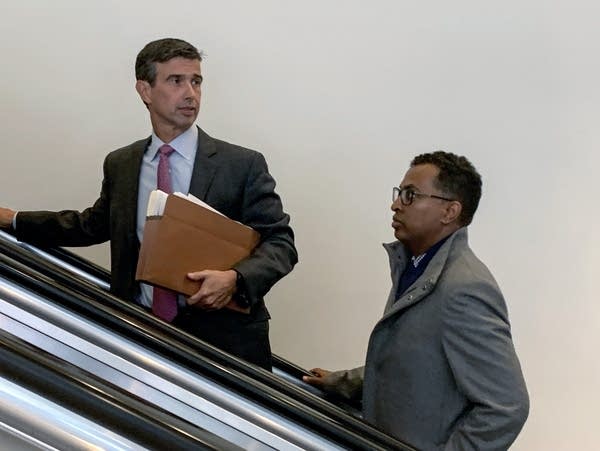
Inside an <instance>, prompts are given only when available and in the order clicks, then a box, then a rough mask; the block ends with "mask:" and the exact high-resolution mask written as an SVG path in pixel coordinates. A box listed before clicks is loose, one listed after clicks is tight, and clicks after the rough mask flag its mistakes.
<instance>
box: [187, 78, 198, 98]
mask: <svg viewBox="0 0 600 451" xmlns="http://www.w3.org/2000/svg"><path fill="white" fill-rule="evenodd" d="M185 86H186V89H185V96H186V97H187V98H190V97H199V96H200V89H199V88H197V85H195V84H194V83H193V82H191V81H190V82H187V83H186V85H185Z"/></svg>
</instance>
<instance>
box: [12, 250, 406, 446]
mask: <svg viewBox="0 0 600 451" xmlns="http://www.w3.org/2000/svg"><path fill="white" fill-rule="evenodd" d="M0 252H1V253H3V254H5V255H8V254H10V256H11V258H8V257H5V256H2V255H0V275H3V276H4V277H8V278H10V279H12V280H14V281H17V283H19V284H20V285H22V286H26V287H27V288H29V289H32V290H35V291H37V292H40V293H41V294H42V296H44V297H47V298H50V299H52V300H53V301H54V302H57V303H58V304H60V305H62V306H64V307H66V308H69V309H72V310H74V311H76V312H77V313H79V314H80V315H83V316H85V317H86V318H88V319H90V320H91V321H94V322H96V323H98V324H102V325H103V326H104V327H106V328H108V329H110V330H112V331H114V332H116V333H119V334H121V335H123V336H126V337H128V338H130V339H132V340H133V341H135V342H137V343H140V344H142V345H144V346H146V347H148V348H150V349H152V350H153V351H154V352H157V353H159V354H161V355H163V356H164V357H165V358H167V359H169V360H172V361H174V362H176V363H178V364H180V365H182V366H185V367H187V368H189V369H191V370H192V371H195V372H198V373H201V374H205V375H209V376H208V377H210V378H211V379H212V380H215V381H217V382H218V383H220V384H222V385H225V386H227V387H228V388H229V389H230V390H232V391H235V392H238V393H240V394H242V395H244V396H248V397H250V398H251V399H253V400H255V401H258V402H259V403H260V404H262V405H265V406H267V407H268V408H270V409H273V410H275V411H277V412H279V413H280V414H283V415H284V416H286V417H288V418H291V419H293V420H294V421H296V422H298V423H299V424H301V425H303V426H304V427H307V428H308V429H311V430H314V431H317V432H318V433H320V434H321V435H323V436H324V437H329V438H331V439H333V440H334V441H336V442H337V443H340V444H342V445H345V446H349V447H350V448H353V449H411V448H409V447H408V446H406V445H404V444H402V443H401V442H399V441H397V440H395V439H393V438H392V437H389V436H387V435H386V434H383V433H381V432H380V431H378V430H376V429H374V428H372V427H371V426H369V425H367V424H366V423H364V422H362V421H360V420H357V419H356V418H354V417H352V416H350V415H348V414H346V413H345V412H343V411H342V410H341V409H339V408H337V407H335V406H333V405H331V404H330V403H327V402H325V401H323V400H321V399H319V398H318V397H315V396H313V395H310V394H308V393H307V392H306V391H304V390H300V389H299V388H297V387H295V386H294V385H292V384H290V383H287V382H285V381H282V380H281V379H280V378H277V377H275V376H273V375H271V374H269V373H267V372H265V371H263V370H261V369H258V368H256V367H254V366H251V365H248V364H246V363H245V362H243V361H241V360H239V359H236V358H234V357H231V356H229V355H228V354H225V353H223V352H221V351H220V350H218V349H216V348H215V347H213V346H210V345H208V344H205V343H204V342H202V341H200V340H198V339H196V338H195V337H192V336H190V335H188V334H185V333H183V332H181V331H179V330H178V329H175V328H174V327H172V326H171V325H169V324H166V323H164V322H162V321H160V320H158V319H156V318H154V317H153V316H152V315H149V314H147V313H146V312H145V311H144V310H143V309H141V308H139V307H137V306H135V305H133V304H131V303H127V302H124V301H121V300H119V299H117V298H115V297H113V296H111V295H110V294H108V293H106V292H105V291H104V290H102V289H100V288H98V287H97V286H95V285H94V284H91V283H89V282H82V281H81V280H75V278H74V277H73V276H72V274H71V273H70V272H69V271H66V270H64V269H62V268H60V267H57V266H56V265H53V264H50V263H48V262H47V261H44V260H43V259H41V258H40V257H38V256H36V255H33V254H32V253H31V252H30V251H27V250H25V249H23V248H21V247H19V246H15V245H14V244H12V243H7V242H5V241H2V240H0ZM199 356H202V358H199Z"/></svg>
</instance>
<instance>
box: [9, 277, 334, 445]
mask: <svg viewBox="0 0 600 451" xmlns="http://www.w3.org/2000/svg"><path fill="white" fill-rule="evenodd" d="M0 326H1V327H2V328H3V329H4V330H6V331H8V332H10V333H11V334H13V335H15V336H17V337H20V338H21V339H23V340H25V341H27V342H29V343H31V344H33V345H35V346H37V347H39V348H41V349H43V350H45V351H47V352H49V353H51V354H53V355H55V356H57V357H60V358H61V359H63V360H66V361H68V362H70V363H72V364H75V365H77V366H78V367H80V368H82V369H84V370H86V371H88V372H91V373H93V374H96V375H97V376H99V377H101V378H103V379H105V380H107V381H109V382H111V383H113V384H115V385H117V386H119V387H121V388H123V389H125V390H127V391H129V392H130V393H133V394H135V395H137V396H139V397H141V398H143V399H145V400H146V401H148V402H150V403H152V404H155V405H157V406H159V407H161V408H163V409H165V410H167V411H169V412H172V413H174V414H175V415H177V416H179V417H180V418H182V419H185V420H187V421H189V422H191V423H193V424H198V425H201V426H202V427H203V428H204V429H206V430H208V431H210V432H212V433H214V434H216V435H218V436H220V437H223V438H224V439H226V440H227V441H229V442H231V443H235V444H236V445H238V446H240V447H243V448H245V449H314V450H326V449H340V448H339V447H337V446H336V445H334V444H332V443H331V442H329V441H328V440H326V439H324V438H322V437H320V436H318V435H316V434H314V433H313V432H311V431H308V430H305V429H302V428H301V427H300V426H298V425H296V424H295V423H293V422H291V421H289V420H288V419H286V418H284V417H281V416H279V415H277V414H276V413H274V412H271V411H269V410H267V409H265V408H263V407H261V406H259V405H256V404H255V403H253V402H251V401H249V400H248V399H246V398H243V397H242V396H239V395H236V394H234V393H231V392H229V391H226V390H224V389H223V388H222V387H221V386H219V385H218V384H216V383H214V382H212V381H210V380H208V379H206V378H203V377H202V376H200V375H198V374H195V373H193V372H190V371H189V370H186V369H184V368H181V367H179V366H177V365H174V364H173V363H171V362H169V361H167V360H165V359H164V358H161V357H160V356H158V355H156V354H153V353H151V352H149V351H148V350H146V349H145V348H143V347H141V346H139V345H136V344H134V343H131V342H129V341H128V340H126V339H124V338H123V337H121V336H119V335H117V334H115V333H112V332H110V331H107V330H105V329H102V328H99V327H98V326H97V325H95V324H93V323H91V322H89V321H87V320H84V319H81V318H79V317H78V316H76V315H75V314H73V313H71V312H68V311H66V310H64V309H61V308H59V307H57V306H55V305H53V304H52V303H50V302H48V301H46V300H45V299H43V298H40V297H38V296H35V295H32V294H30V293H26V292H24V291H23V290H22V289H21V288H20V287H18V286H17V285H14V284H12V283H10V282H7V281H3V280H0Z"/></svg>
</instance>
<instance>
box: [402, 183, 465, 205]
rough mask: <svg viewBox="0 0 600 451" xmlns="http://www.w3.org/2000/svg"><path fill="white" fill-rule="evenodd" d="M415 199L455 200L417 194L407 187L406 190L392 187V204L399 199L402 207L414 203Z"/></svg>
mask: <svg viewBox="0 0 600 451" xmlns="http://www.w3.org/2000/svg"><path fill="white" fill-rule="evenodd" d="M415 197H432V198H434V199H440V200H445V201H447V202H454V201H455V199H449V198H448V197H443V196H438V195H436V194H425V193H419V192H418V191H415V189H414V188H412V187H410V186H407V187H406V188H400V187H399V186H394V187H393V188H392V202H396V201H397V200H398V198H399V199H400V202H402V205H405V206H408V205H410V204H412V203H413V202H414V200H415Z"/></svg>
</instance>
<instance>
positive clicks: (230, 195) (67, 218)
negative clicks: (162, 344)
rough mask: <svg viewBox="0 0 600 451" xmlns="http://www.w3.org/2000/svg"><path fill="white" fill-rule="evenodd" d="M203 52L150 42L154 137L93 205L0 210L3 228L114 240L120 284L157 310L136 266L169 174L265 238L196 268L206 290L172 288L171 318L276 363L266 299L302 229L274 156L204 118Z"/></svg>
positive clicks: (140, 87)
mask: <svg viewBox="0 0 600 451" xmlns="http://www.w3.org/2000/svg"><path fill="white" fill-rule="evenodd" d="M201 60H202V56H201V54H200V52H198V50H197V49H196V48H195V47H194V46H192V45H191V44H189V43H187V42H185V41H182V40H180V39H160V40H158V41H153V42H150V43H149V44H147V45H146V46H145V47H144V48H143V49H142V50H141V51H140V53H139V54H138V56H137V59H136V65H135V71H136V79H137V82H136V90H137V92H138V94H139V95H140V98H141V100H142V101H143V102H144V104H145V105H146V108H147V109H148V112H149V113H150V121H151V122H152V129H153V133H152V135H151V136H150V137H148V138H144V139H142V140H139V141H136V142H134V143H132V144H130V145H128V146H125V147H123V148H121V149H118V150H115V151H114V152H112V153H110V154H109V155H108V156H107V157H106V159H105V162H104V180H103V182H102V190H101V192H100V197H99V198H98V200H97V201H96V202H95V204H94V205H93V206H92V207H90V208H88V209H86V210H84V211H83V212H77V211H72V210H67V211H61V212H47V211H38V212H19V213H18V214H16V216H15V212H14V211H12V210H10V209H6V208H0V227H10V226H12V227H13V228H14V233H15V234H16V236H17V238H18V239H20V240H22V241H27V242H30V243H33V244H37V245H41V246H88V245H92V244H97V243H101V242H104V241H107V240H110V242H111V291H112V292H113V293H114V294H115V295H117V296H119V297H121V298H123V299H126V300H131V301H134V302H136V303H138V304H140V305H142V306H144V307H146V308H147V309H149V310H150V309H152V308H153V306H154V307H156V305H157V304H158V302H156V299H157V298H156V291H155V289H153V288H152V287H150V286H148V285H145V284H138V283H136V282H135V269H136V264H137V260H138V254H139V247H140V242H141V240H142V236H143V228H144V223H145V219H146V206H147V203H148V198H149V195H150V192H151V191H152V190H153V189H156V187H157V183H158V184H160V183H161V180H160V178H161V174H162V178H163V180H164V179H165V177H166V178H167V179H169V182H168V183H167V185H168V186H169V188H170V189H171V188H172V190H173V191H180V192H183V193H186V194H187V193H191V194H193V195H195V196H196V197H198V198H200V199H202V200H204V201H205V202H206V203H208V204H209V205H211V206H212V207H214V208H215V209H217V210H219V211H220V212H222V213H223V214H225V215H227V216H229V217H230V218H232V219H234V220H237V221H239V222H242V223H244V224H246V225H248V226H250V227H252V228H254V229H255V230H256V231H258V232H259V233H260V237H261V238H260V243H259V244H258V246H257V247H256V249H255V250H254V252H253V253H252V254H251V255H250V256H249V257H248V258H246V259H244V260H243V261H241V262H239V263H238V264H237V265H235V266H234V267H233V268H231V269H230V270H227V271H214V270H204V271H198V272H192V273H189V274H188V275H187V277H189V278H191V279H193V280H197V281H200V282H201V287H200V289H199V291H198V292H197V293H196V294H194V295H193V296H191V297H190V298H188V299H185V298H184V297H183V296H179V298H177V295H176V294H175V293H172V292H171V293H167V295H168V297H170V299H169V300H170V301H171V304H170V307H172V309H171V310H170V312H171V313H173V315H174V317H173V315H171V317H169V318H168V319H167V318H165V319H166V320H168V321H172V322H173V324H174V325H175V326H177V327H180V328H181V329H183V330H185V331H187V332H189V333H191V334H193V335H196V336H198V337H199V338H201V339H203V340H206V341H208V342H209V343H212V344H214V345H216V346H218V347H220V348H222V349H224V350H226V351H228V352H231V353H232V354H235V355H237V356H239V357H241V358H243V359H245V360H247V361H250V362H253V363H255V364H257V365H260V366H262V367H264V368H267V369H269V368H270V367H271V351H270V345H269V337H268V319H269V314H268V312H267V309H266V307H265V303H264V300H263V297H264V295H265V294H266V293H267V292H268V291H269V290H270V288H271V287H272V286H273V285H274V284H275V283H276V282H277V281H278V280H279V279H280V278H281V277H283V276H285V275H286V274H287V273H289V272H290V271H291V270H292V268H293V266H294V265H295V263H296V262H297V253H296V249H295V247H294V234H293V232H292V230H291V228H290V227H289V216H288V215H287V214H286V213H284V211H283V207H282V204H281V199H280V198H279V196H278V195H277V194H276V193H275V180H274V179H273V177H271V175H270V174H269V171H268V169H267V164H266V162H265V159H264V157H263V156H262V155H261V154H260V153H258V152H255V151H252V150H249V149H244V148H242V147H239V146H236V145H233V144H229V143H227V142H224V141H220V140H217V139H214V138H212V137H210V136H209V135H207V134H206V133H205V132H204V131H203V130H201V129H200V128H199V127H197V126H195V125H194V122H195V120H196V117H197V115H198V111H199V107H200V94H201V89H200V86H201V83H202V74H201V70H200V62H201ZM161 167H162V168H163V169H162V170H161ZM165 174H166V175H165ZM165 265H168V262H165ZM184 276H185V275H183V274H182V277H184ZM228 304H239V305H241V306H242V307H250V314H244V313H240V312H238V311H234V310H233V309H228V308H224V307H226V306H228ZM238 310H239V309H238ZM154 311H155V310H154ZM157 314H158V313H157ZM159 316H160V315H159ZM161 317H163V316H161Z"/></svg>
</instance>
